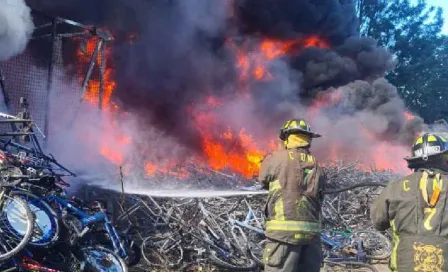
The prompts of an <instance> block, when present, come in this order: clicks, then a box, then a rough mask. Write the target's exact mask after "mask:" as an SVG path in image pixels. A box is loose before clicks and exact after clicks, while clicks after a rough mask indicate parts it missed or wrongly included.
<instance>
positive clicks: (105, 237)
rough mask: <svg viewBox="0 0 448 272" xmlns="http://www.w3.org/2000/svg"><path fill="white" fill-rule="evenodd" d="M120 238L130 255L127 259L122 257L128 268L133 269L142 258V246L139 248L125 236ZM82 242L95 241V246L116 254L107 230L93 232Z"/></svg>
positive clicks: (120, 235)
mask: <svg viewBox="0 0 448 272" xmlns="http://www.w3.org/2000/svg"><path fill="white" fill-rule="evenodd" d="M118 236H119V238H120V240H121V242H122V243H123V245H124V247H125V249H126V253H127V254H128V256H126V257H123V256H120V257H121V258H123V260H124V261H125V262H126V265H127V266H128V267H133V266H135V265H137V264H138V263H139V262H140V260H141V257H142V251H141V249H140V246H138V245H137V244H136V243H135V242H134V241H133V240H132V239H130V238H127V237H126V236H125V235H123V234H118ZM82 240H83V241H86V240H89V241H95V243H93V245H95V244H99V246H101V247H105V248H107V249H109V250H112V251H114V252H115V249H114V248H113V245H112V242H111V239H110V237H109V234H108V233H107V232H106V231H105V230H99V231H91V232H89V233H88V234H86V236H85V237H84V238H82Z"/></svg>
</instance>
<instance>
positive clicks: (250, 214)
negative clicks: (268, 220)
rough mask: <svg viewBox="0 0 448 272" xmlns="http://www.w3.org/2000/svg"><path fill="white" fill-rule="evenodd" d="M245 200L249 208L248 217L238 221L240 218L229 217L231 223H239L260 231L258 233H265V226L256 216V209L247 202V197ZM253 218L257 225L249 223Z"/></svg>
mask: <svg viewBox="0 0 448 272" xmlns="http://www.w3.org/2000/svg"><path fill="white" fill-rule="evenodd" d="M244 202H245V204H246V206H247V207H248V209H249V212H248V213H247V215H246V218H245V219H244V221H238V220H235V219H232V218H229V223H230V225H238V226H240V227H243V228H246V229H249V230H251V231H254V232H256V233H258V234H262V235H264V230H263V227H262V226H261V224H260V222H259V220H258V218H257V217H256V216H255V213H254V210H253V209H252V207H251V206H250V205H249V203H248V202H247V200H246V199H244ZM252 220H255V222H256V223H257V227H254V226H251V225H250V224H249V222H250V221H252Z"/></svg>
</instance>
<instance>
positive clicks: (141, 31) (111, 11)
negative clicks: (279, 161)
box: [28, 0, 422, 157]
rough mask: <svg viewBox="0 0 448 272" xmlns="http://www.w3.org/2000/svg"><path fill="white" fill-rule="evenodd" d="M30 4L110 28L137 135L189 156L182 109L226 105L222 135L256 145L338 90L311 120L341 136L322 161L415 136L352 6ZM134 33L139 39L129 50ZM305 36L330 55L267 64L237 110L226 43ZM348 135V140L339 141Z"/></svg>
mask: <svg viewBox="0 0 448 272" xmlns="http://www.w3.org/2000/svg"><path fill="white" fill-rule="evenodd" d="M28 3H29V5H30V6H32V7H33V8H35V9H38V10H41V11H44V12H46V13H48V14H50V15H53V16H62V17H68V18H70V19H73V20H78V21H81V22H82V23H84V24H95V25H100V26H104V27H107V28H108V29H110V30H111V31H112V32H113V33H114V36H115V41H114V42H113V44H112V50H113V53H114V56H113V60H114V66H115V67H116V70H115V75H114V78H115V79H116V81H117V88H116V91H115V93H114V96H115V97H114V99H115V100H116V102H117V103H118V104H119V105H120V107H121V108H122V109H123V110H125V111H129V112H133V113H135V114H136V115H137V116H138V117H139V122H140V126H141V127H146V126H156V127H157V128H158V129H160V130H161V131H162V132H163V133H165V134H166V135H169V136H170V137H175V138H177V141H178V142H180V143H182V144H183V145H184V146H186V147H188V148H190V149H192V150H196V151H199V150H201V142H200V138H199V137H198V131H197V129H196V128H195V127H194V125H193V120H192V118H191V116H190V115H188V114H187V113H186V109H187V108H188V107H189V106H191V105H194V104H195V103H198V101H202V100H203V99H205V98H206V97H209V96H214V97H219V98H223V99H224V100H225V101H227V102H226V105H225V106H224V107H223V108H222V109H221V110H219V113H220V114H221V115H223V116H222V117H223V118H222V120H220V122H219V124H220V125H222V127H223V128H226V127H227V126H228V125H234V124H241V123H244V124H246V125H247V126H249V132H253V134H255V135H258V136H259V137H262V136H267V135H274V136H275V132H276V131H277V130H278V127H279V126H280V125H281V123H282V122H284V121H285V119H288V118H290V117H292V115H294V114H295V115H297V114H301V115H303V116H307V115H308V111H307V109H308V107H311V106H312V105H313V103H314V101H315V99H316V96H318V94H319V93H322V92H328V91H329V90H332V91H335V90H338V91H339V92H341V93H342V95H341V98H340V101H339V103H337V104H335V105H329V106H327V107H326V108H325V109H324V111H320V113H319V116H318V117H322V118H317V119H316V118H315V117H310V118H311V119H312V122H314V124H315V125H314V126H315V127H316V130H319V129H320V130H322V131H323V132H324V133H325V132H327V133H328V134H327V135H339V136H333V137H327V139H326V140H325V141H321V142H320V143H318V142H316V145H315V147H316V150H317V152H318V155H320V156H321V157H325V156H326V152H327V151H328V150H329V147H331V146H333V145H343V146H346V145H347V148H345V149H346V150H350V151H353V152H352V154H355V155H356V154H359V153H360V152H359V151H360V149H359V147H361V146H365V145H375V144H376V143H380V142H382V141H388V142H392V143H394V144H402V143H408V142H409V141H410V140H411V139H412V138H413V137H414V135H413V134H414V133H415V132H417V131H420V128H421V127H422V121H421V120H420V119H419V118H418V117H416V119H414V120H413V121H412V122H407V120H406V118H405V115H404V112H405V106H404V104H403V101H402V100H401V99H400V97H399V96H398V94H397V90H396V88H395V87H394V86H392V85H391V84H390V83H388V82H387V80H385V79H384V76H385V75H386V74H387V72H389V71H391V70H392V69H393V68H394V65H395V63H394V59H393V56H392V55H391V54H390V53H389V52H388V51H387V50H386V49H384V48H381V47H379V46H378V45H377V43H376V41H375V40H373V39H371V38H361V37H359V34H358V26H359V24H358V20H357V18H356V15H355V9H354V4H353V1H350V0H314V1H313V0H300V1H297V0H295V1H294V0H235V1H234V2H229V1H222V0H188V1H182V0H177V1H176V0H146V1H144V0H103V1H99V0H98V1H91V0H82V1H75V0H72V1H59V0H28ZM132 33H135V34H137V36H138V39H137V40H136V41H135V42H133V43H132V44H131V43H129V39H128V37H129V35H130V34H132ZM310 35H317V36H318V37H320V38H321V39H323V40H325V41H326V42H327V43H328V44H329V46H330V48H326V49H325V48H306V49H304V48H301V49H300V50H297V51H295V52H293V53H291V54H289V55H287V56H285V57H284V58H280V59H276V60H273V61H272V62H270V63H269V65H268V67H269V69H270V72H271V73H272V74H273V75H274V80H272V81H270V82H266V83H260V82H257V81H255V80H252V81H250V82H249V83H248V85H249V89H250V91H251V93H252V97H253V99H252V101H251V102H250V103H249V102H248V103H247V104H241V103H240V102H239V100H238V99H237V97H236V96H235V94H236V93H237V92H238V89H239V88H240V86H239V85H238V77H239V70H238V67H237V65H236V63H237V59H236V56H235V52H234V51H233V50H231V49H230V48H229V46H228V41H229V40H232V41H235V44H238V41H240V43H241V44H244V43H246V42H247V43H252V44H257V43H259V41H261V40H263V39H265V38H269V39H275V40H298V39H305V38H307V37H309V36H310ZM249 121H251V122H249ZM248 124H250V125H248ZM335 124H339V125H335ZM360 125H361V126H363V127H367V129H369V130H371V131H373V134H374V139H371V138H369V139H366V138H365V137H364V135H363V134H362V133H360V128H359V126H360ZM347 129H350V130H351V134H352V136H351V137H350V138H344V137H343V135H345V134H346V133H347ZM143 131H144V130H142V132H143ZM353 135H355V136H353ZM324 136H325V135H324ZM142 137H143V138H144V135H142ZM368 141H374V142H373V143H372V142H370V143H369V142H368ZM361 150H362V148H361Z"/></svg>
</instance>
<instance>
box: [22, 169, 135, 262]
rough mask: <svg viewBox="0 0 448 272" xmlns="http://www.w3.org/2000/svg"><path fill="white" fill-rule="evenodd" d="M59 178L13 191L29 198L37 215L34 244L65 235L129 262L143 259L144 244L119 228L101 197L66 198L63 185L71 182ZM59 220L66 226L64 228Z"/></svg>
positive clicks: (51, 242) (44, 179)
mask: <svg viewBox="0 0 448 272" xmlns="http://www.w3.org/2000/svg"><path fill="white" fill-rule="evenodd" d="M57 180H58V179H57V178H55V177H54V176H48V177H41V178H39V179H38V181H36V180H34V181H33V182H29V183H28V186H26V187H25V188H23V190H20V189H18V190H15V191H14V192H13V194H14V195H17V196H20V197H21V198H22V199H24V200H25V201H27V203H29V206H30V208H31V210H32V212H33V213H34V214H35V215H36V219H37V220H36V222H37V223H36V224H35V229H37V231H35V232H34V235H33V237H32V239H31V241H30V245H31V246H40V247H49V246H52V245H54V244H55V243H56V242H58V241H60V240H61V238H64V239H66V240H67V241H66V242H68V244H69V245H70V246H72V247H77V246H80V245H81V246H84V247H90V248H92V247H97V246H98V245H101V246H102V247H103V249H104V250H111V252H113V253H114V254H116V255H118V256H119V257H120V258H122V259H124V261H125V263H126V264H127V265H128V266H133V265H136V264H137V263H138V262H139V261H140V256H141V251H140V248H139V247H138V246H137V245H136V244H135V243H134V242H133V241H132V240H131V239H128V238H127V237H126V236H125V235H123V234H120V233H119V232H118V231H117V230H116V229H115V227H114V226H113V225H112V222H111V221H110V219H109V217H108V215H107V211H106V209H105V208H104V205H102V203H101V202H100V201H94V202H92V203H90V204H88V203H85V202H84V201H82V200H80V199H77V198H73V199H68V198H66V197H65V192H64V190H63V189H62V188H61V187H60V186H67V184H66V183H65V182H63V181H62V180H60V179H59V181H57ZM38 195H39V196H38ZM59 221H61V222H62V224H63V225H64V226H65V228H60V224H59ZM103 249H102V250H101V251H102V252H104V250H103ZM91 251H92V250H91ZM92 252H93V251H92Z"/></svg>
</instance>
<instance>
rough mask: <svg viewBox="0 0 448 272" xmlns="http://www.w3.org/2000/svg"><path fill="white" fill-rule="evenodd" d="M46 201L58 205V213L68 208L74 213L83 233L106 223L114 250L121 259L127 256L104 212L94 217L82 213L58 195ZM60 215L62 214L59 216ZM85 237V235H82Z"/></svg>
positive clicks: (49, 197) (48, 197)
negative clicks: (93, 226)
mask: <svg viewBox="0 0 448 272" xmlns="http://www.w3.org/2000/svg"><path fill="white" fill-rule="evenodd" d="M43 199H44V200H45V201H47V202H49V203H51V202H53V203H56V204H58V208H59V210H58V211H57V212H59V213H60V212H61V210H62V208H61V207H63V208H66V209H67V210H69V211H70V212H72V213H74V214H75V215H76V216H77V217H78V218H79V219H80V221H81V224H82V228H83V229H84V230H83V231H82V232H86V231H87V230H88V226H90V225H94V224H96V223H99V222H104V228H105V229H106V232H107V234H108V235H109V238H110V240H111V242H112V246H113V247H114V250H116V251H117V250H118V251H119V255H120V256H121V257H123V256H127V252H126V249H125V247H124V245H123V243H122V242H121V239H120V236H119V235H118V232H117V230H116V229H115V227H114V226H113V225H112V223H111V221H110V220H109V218H108V217H107V215H106V214H105V213H104V212H99V213H95V214H93V215H88V214H86V213H85V212H83V211H81V210H80V209H78V208H76V207H75V206H73V205H72V204H70V203H69V202H68V201H66V200H65V199H63V198H61V197H59V196H56V195H50V196H47V197H44V198H43ZM59 215H60V214H59ZM81 235H83V233H81Z"/></svg>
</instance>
